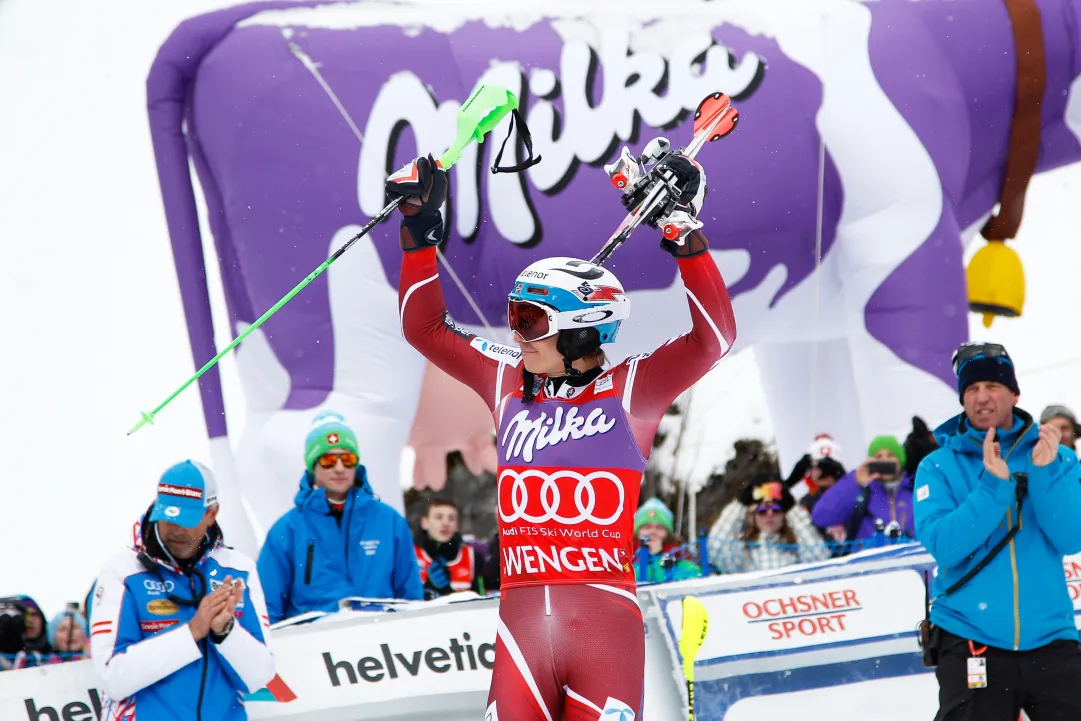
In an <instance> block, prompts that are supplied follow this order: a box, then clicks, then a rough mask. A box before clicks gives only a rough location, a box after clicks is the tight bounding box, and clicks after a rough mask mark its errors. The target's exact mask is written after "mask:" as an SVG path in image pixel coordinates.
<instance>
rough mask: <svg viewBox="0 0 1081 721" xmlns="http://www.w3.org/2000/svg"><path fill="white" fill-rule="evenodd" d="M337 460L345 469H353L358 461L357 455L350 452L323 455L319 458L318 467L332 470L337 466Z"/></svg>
mask: <svg viewBox="0 0 1081 721" xmlns="http://www.w3.org/2000/svg"><path fill="white" fill-rule="evenodd" d="M338 459H341V461H342V465H343V466H345V467H346V468H355V467H356V465H357V463H358V462H359V461H360V459H359V458H357V454H356V453H352V452H350V451H346V452H344V453H324V454H323V455H321V456H319V465H320V466H322V467H323V468H333V467H334V466H336V465H337V464H338Z"/></svg>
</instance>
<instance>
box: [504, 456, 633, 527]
mask: <svg viewBox="0 0 1081 721" xmlns="http://www.w3.org/2000/svg"><path fill="white" fill-rule="evenodd" d="M538 480H539V481H540V484H539V485H538V484H537V483H536V481H538ZM530 481H533V482H532V483H531V482H530ZM559 481H572V482H573V483H574V490H573V493H572V494H570V496H569V499H568V500H569V501H573V505H574V508H573V514H571V513H567V511H568V509H566V508H564V507H563V500H564V499H563V495H562V493H561V491H560V484H559V483H558V482H559ZM504 483H509V484H510V492H509V493H504ZM594 484H598V485H597V487H595V486H594ZM608 484H611V486H609V485H608ZM570 486H571V484H570V483H563V488H564V490H569V489H570ZM598 488H599V489H600V490H601V491H602V492H601V494H600V495H601V499H602V506H604V507H606V508H605V509H603V510H602V512H605V511H606V510H607V509H608V508H610V509H611V515H604V516H598V515H595V511H597V495H598V494H597V490H598ZM609 488H612V489H614V491H615V493H612V492H611V490H609ZM534 493H536V494H538V495H537V496H536V497H535V498H534V497H533V494H534ZM613 498H617V499H618V500H616V501H615V503H614V504H612V500H611V499H613ZM623 501H624V492H623V483H622V481H620V480H619V477H618V476H616V475H615V474H614V473H609V472H608V471H593V472H592V473H590V474H588V475H582V474H581V473H577V472H576V471H557V472H555V473H552V474H548V473H545V472H544V471H538V470H534V469H527V470H524V471H522V472H520V473H519V472H518V471H515V470H512V469H509V468H508V469H505V470H504V471H503V472H502V473H500V474H499V482H498V503H499V517H500V518H501V519H502V520H503V522H504V523H513V522H514V521H527V522H529V523H546V522H547V521H555V522H556V523H560V524H563V525H564V526H574V525H577V524H579V523H594V524H596V525H598V526H610V525H612V524H613V523H615V522H616V521H617V520H619V516H620V514H621V513H622V512H623ZM508 503H509V505H510V508H509V509H508V508H507V504H508ZM565 514H566V515H565Z"/></svg>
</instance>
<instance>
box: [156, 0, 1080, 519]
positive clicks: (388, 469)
mask: <svg viewBox="0 0 1081 721" xmlns="http://www.w3.org/2000/svg"><path fill="white" fill-rule="evenodd" d="M1037 5H1038V8H1039V13H1040V17H1041V22H1042V28H1043V41H1044V48H1045V58H1046V91H1045V94H1044V97H1043V104H1042V109H1041V111H1042V113H1041V114H1042V127H1041V133H1040V140H1041V142H1040V148H1039V162H1038V167H1037V170H1038V171H1045V170H1049V169H1052V168H1055V167H1057V166H1061V165H1063V164H1067V163H1072V162H1075V161H1077V160H1079V159H1081V89H1079V88H1081V81H1079V77H1081V51H1079V49H1078V46H1079V45H1081V0H1038V3H1037ZM658 7H659V6H657V5H656V4H655V3H649V4H643V3H619V4H613V5H605V4H598V3H590V4H581V3H570V2H553V3H547V4H545V5H544V6H543V8H542V9H541V8H536V7H533V6H528V7H526V6H522V8H521V9H518V8H517V7H514V6H511V7H508V4H506V3H500V4H483V3H480V4H469V5H466V6H462V7H460V8H455V7H453V6H449V5H447V4H445V3H440V2H422V1H419V2H400V3H383V2H295V3H289V2H286V3H281V2H274V3H270V2H267V3H254V4H250V5H244V6H240V7H235V8H230V9H226V10H222V11H219V12H216V13H211V14H208V15H203V16H199V17H196V18H193V19H191V20H189V21H186V22H185V23H183V24H182V25H180V26H179V27H178V28H177V29H176V30H175V32H174V33H173V34H172V35H171V37H170V38H169V39H168V40H167V41H166V42H165V44H164V45H163V46H162V48H161V50H160V52H159V55H158V57H157V60H156V62H155V63H154V65H153V67H152V70H151V72H150V75H149V78H148V81H147V92H148V107H149V113H150V123H151V128H152V135H153V140H154V146H155V153H156V157H157V163H158V169H159V178H160V182H161V188H162V195H163V199H164V204H165V210H166V215H167V220H168V227H169V232H170V236H171V241H172V244H173V250H174V255H175V260H176V268H177V274H178V278H179V281H180V288H181V292H182V296H183V304H184V310H185V314H186V318H187V323H188V328H189V334H190V340H191V345H192V349H193V355H194V359H195V361H196V365H197V366H201V365H202V364H203V363H204V362H205V361H206V360H207V359H209V358H211V357H212V356H213V355H214V354H215V352H216V349H215V347H214V342H213V330H212V327H211V321H210V310H209V302H208V296H207V289H206V281H205V265H204V263H205V260H204V257H203V252H202V246H201V239H200V235H199V224H198V219H197V214H196V205H195V200H194V193H193V180H192V178H191V175H190V173H189V159H190V160H191V161H193V163H194V167H195V169H196V172H197V176H198V182H199V183H200V185H201V187H202V191H203V194H204V195H205V198H206V204H207V208H208V215H209V223H210V227H211V230H212V232H213V236H214V243H215V246H216V249H217V256H218V257H217V262H218V265H219V268H220V271H221V277H222V281H223V285H224V290H225V298H226V302H227V306H228V313H229V317H230V320H231V323H232V327H231V328H230V329H229V330H230V332H231V333H232V334H233V335H235V334H237V333H239V332H240V331H241V330H243V329H244V328H245V327H246V326H247V325H248V324H250V323H251V322H253V321H254V320H255V319H256V318H258V317H259V315H260V314H261V313H262V312H263V311H264V310H265V309H267V308H269V307H270V306H271V305H272V304H273V303H274V302H276V301H277V300H278V299H279V298H280V297H281V296H282V295H284V294H285V293H286V292H287V291H288V290H289V289H290V288H291V287H293V285H295V284H296V283H297V282H298V281H299V280H300V279H301V278H303V277H304V275H306V274H307V273H308V272H310V271H311V270H312V269H313V268H315V267H316V266H317V265H319V263H320V262H322V261H323V260H325V259H326V258H327V256H328V253H330V252H332V251H333V250H334V249H336V248H337V247H339V246H340V245H341V244H342V243H343V242H344V240H346V239H347V238H349V237H350V236H352V235H353V234H354V233H355V232H356V231H357V229H358V227H359V226H360V225H363V224H364V223H365V222H366V221H367V220H368V218H370V217H371V216H372V215H373V214H374V213H375V212H376V211H377V210H378V209H379V208H380V207H381V206H382V203H383V191H382V182H383V179H384V178H385V176H386V175H387V174H388V172H389V171H390V170H393V169H395V168H397V167H400V166H401V165H402V164H403V163H405V162H406V161H407V160H408V159H410V158H411V157H413V156H414V155H416V154H417V153H418V148H419V150H420V151H422V152H425V153H426V152H428V151H429V150H431V151H434V152H436V153H438V152H440V151H441V150H442V149H443V148H444V147H445V146H446V145H447V144H448V143H449V142H450V139H451V138H452V136H453V118H454V115H455V112H456V110H457V108H458V105H459V104H460V103H461V101H462V100H464V98H465V97H466V95H467V94H468V93H469V91H470V89H471V88H472V87H473V86H474V84H475V83H476V82H477V81H478V80H480V79H482V78H483V79H485V80H487V81H490V82H496V83H499V84H501V85H504V86H506V87H508V88H510V89H511V90H513V91H514V92H515V93H516V94H517V95H518V97H519V98H520V99H521V102H522V109H523V112H524V115H525V117H526V118H527V121H528V125H529V127H530V129H531V131H532V134H533V141H534V147H535V150H536V152H537V153H539V154H540V155H541V156H543V160H542V161H541V162H540V164H538V165H536V166H534V167H532V168H530V169H529V170H528V171H527V172H526V173H524V174H521V175H492V174H490V173H488V172H487V168H488V167H489V166H490V165H491V164H492V161H493V156H494V152H495V150H496V149H497V148H498V142H489V143H486V144H484V145H482V146H479V147H478V146H473V148H472V149H471V150H470V151H469V155H467V156H466V157H464V158H463V161H462V162H460V163H459V165H458V166H456V168H455V169H454V171H453V175H452V198H451V201H450V203H449V211H448V212H449V214H450V217H449V218H448V221H449V225H450V227H451V235H450V238H449V240H448V242H447V243H446V245H445V248H444V257H445V262H444V264H443V271H444V287H445V290H446V293H447V301H448V306H449V310H450V313H451V315H452V317H453V318H454V320H455V321H456V322H457V323H458V324H459V325H462V326H464V327H467V328H468V329H469V330H471V331H474V332H476V333H478V334H480V335H482V336H485V337H488V338H491V339H493V340H495V341H498V342H507V341H508V340H509V338H508V333H507V332H506V331H505V330H503V329H504V327H505V325H504V324H505V304H506V301H505V298H506V293H507V291H508V289H509V288H508V285H507V284H508V283H509V282H510V280H511V279H513V277H514V275H515V274H516V273H517V272H518V270H520V269H521V268H522V267H524V266H525V265H527V264H528V263H530V262H532V261H534V260H536V259H538V258H541V257H545V256H554V255H572V256H579V257H589V256H591V255H592V254H593V253H594V252H596V250H597V249H598V248H599V247H600V244H601V243H602V242H603V240H604V239H605V238H607V237H608V235H609V234H610V233H611V232H612V230H613V229H614V228H615V227H616V225H617V224H618V223H619V221H620V219H621V217H622V214H623V208H622V206H621V205H620V203H619V202H618V199H617V198H618V193H617V191H614V190H613V189H612V188H611V187H610V186H609V184H608V182H607V178H606V177H605V176H604V174H603V171H602V170H601V169H600V167H599V166H600V165H602V164H604V163H606V162H611V160H612V159H613V158H614V157H615V155H616V153H618V151H619V147H620V145H622V144H624V143H627V144H630V145H631V146H632V149H634V150H639V151H640V149H641V147H642V145H643V144H644V143H645V141H646V140H648V139H649V138H650V137H652V136H653V135H655V134H659V133H660V134H664V135H665V136H666V137H668V138H669V139H671V140H672V142H673V143H674V144H681V143H685V142H686V139H687V138H689V134H690V132H689V128H690V123H691V121H690V118H689V111H692V110H693V109H694V108H695V106H696V105H697V104H698V102H699V100H700V99H701V98H702V97H703V96H704V95H706V94H707V93H708V92H713V91H716V90H720V91H722V92H725V93H727V94H728V95H729V96H730V97H731V98H732V99H733V101H734V104H736V105H737V106H738V107H739V110H740V113H741V123H740V127H739V130H738V131H737V132H736V133H734V134H733V135H732V136H731V137H730V138H728V139H725V140H723V141H721V142H718V143H714V144H711V145H709V146H707V147H706V148H705V150H703V152H702V153H701V155H700V156H699V159H700V160H701V162H702V163H703V164H704V166H705V167H706V168H707V171H708V173H709V190H710V195H709V198H708V201H707V204H706V211H705V213H704V214H703V220H705V222H706V227H705V232H706V233H707V235H708V237H709V238H710V241H711V246H712V251H711V252H713V254H714V255H715V257H716V259H717V260H718V262H719V264H720V266H721V269H722V272H723V273H724V276H725V278H726V280H727V282H728V284H729V287H730V289H731V292H732V294H733V298H734V304H735V309H736V314H737V320H738V332H739V336H738V340H737V343H736V346H735V350H736V352H738V351H739V350H741V349H744V348H748V347H751V346H754V348H755V356H756V358H757V362H758V364H759V368H760V371H761V375H762V378H763V381H764V384H765V391H766V394H767V397H768V401H769V405H770V410H771V414H772V416H773V419H774V424H775V427H776V431H777V441H778V444H779V449H780V452H781V455H782V458H785V459H790V460H794V458H795V457H796V456H797V455H798V454H799V453H801V452H802V449H803V448H804V447H805V446H806V444H807V442H808V440H809V439H810V438H812V437H814V435H815V434H816V433H818V432H820V431H823V430H825V431H829V432H830V433H831V434H832V435H833V437H834V438H836V439H837V440H838V441H839V442H840V444H841V445H842V446H843V447H847V448H858V447H862V446H863V445H864V444H865V443H866V441H867V439H868V438H869V437H871V436H872V435H875V434H878V433H882V432H896V433H904V431H905V429H906V428H907V425H908V421H909V418H910V417H911V415H912V413H913V412H914V411H918V412H919V413H921V414H923V415H924V417H927V418H939V417H945V416H946V415H947V414H951V413H953V412H955V409H956V404H957V400H956V393H955V391H954V389H953V386H952V375H951V372H950V368H949V358H950V353H951V352H952V350H953V349H954V348H955V347H956V345H957V344H958V343H959V342H961V341H963V340H965V339H966V338H967V323H968V318H967V313H968V299H967V297H966V283H965V268H964V263H963V253H964V241H963V239H964V238H966V237H971V236H972V235H973V234H974V231H975V229H978V228H979V227H980V226H981V225H982V224H983V223H984V221H985V220H986V219H987V218H988V217H989V215H990V213H991V211H992V209H993V207H994V206H995V203H996V202H997V200H998V198H999V192H1000V189H1001V187H1002V183H1003V176H1004V172H1005V168H1006V162H1007V154H1008V149H1009V146H1010V143H1009V129H1010V121H1011V113H1012V105H1013V103H1012V102H1007V101H1006V100H1005V99H1008V98H1013V97H1014V94H1015V90H1014V88H1015V80H1016V64H1015V63H1016V58H1015V57H1014V54H1013V51H1014V39H1013V34H1012V32H1011V29H1012V25H1011V21H1010V16H1009V14H1008V12H1007V9H1006V5H1005V4H1004V3H1001V2H997V1H996V0H950V1H948V2H947V1H945V0H927V1H926V2H919V3H913V2H908V1H907V0H881V1H880V2H868V3H861V2H854V1H852V0H799V1H798V2H783V1H782V0H727V1H726V2H723V3H704V2H691V1H687V0H684V1H678V2H668V3H665V4H664V7H663V16H661V15H659V14H658V13H659V10H658ZM505 133H506V128H505V127H504V128H502V129H497V130H496V131H495V133H494V137H496V138H498V139H499V140H501V139H502V137H503V134H505ZM513 145H514V143H511V144H509V145H508V152H509V151H510V148H511V146H513ZM504 161H506V158H504ZM515 161H516V159H515V158H512V159H511V162H515ZM396 234H397V223H396V222H392V223H387V224H384V225H382V226H379V227H377V228H376V229H375V231H374V232H372V233H371V235H370V236H369V237H368V238H366V239H365V240H363V241H361V242H360V243H358V244H357V246H356V247H354V248H353V249H351V250H350V251H349V252H348V253H346V254H345V255H344V256H343V257H342V258H341V260H339V261H338V262H336V263H335V265H333V266H332V267H331V269H330V270H329V271H328V272H327V273H326V274H325V275H324V276H322V277H320V278H319V279H318V280H317V281H316V282H314V283H312V284H311V285H310V286H309V287H308V288H306V289H305V290H304V291H303V293H301V294H300V295H298V296H297V297H296V298H295V299H293V300H292V301H291V302H290V303H289V304H287V305H286V306H285V307H284V308H283V309H282V310H281V311H280V312H279V313H278V314H277V315H276V316H275V317H274V318H272V319H271V320H270V321H269V322H268V323H267V324H266V325H265V326H263V327H262V328H260V329H259V330H258V331H256V332H255V333H253V334H252V336H251V337H250V338H249V339H247V340H246V341H245V342H244V344H243V345H242V346H240V347H239V348H238V351H237V353H238V356H237V362H238V366H239V369H240V374H241V378H242V382H243V384H244V393H245V396H246V399H247V407H248V417H247V418H246V422H245V430H244V433H243V437H241V438H237V439H233V443H232V444H230V443H229V440H228V429H227V425H226V418H225V414H224V405H223V401H222V392H221V387H220V381H219V377H218V375H217V371H216V370H215V371H213V372H211V373H208V374H207V375H205V376H204V377H203V379H202V380H201V384H200V393H201V396H202V402H203V407H204V413H205V418H206V424H207V430H208V433H209V435H210V438H211V441H212V447H213V449H214V453H215V458H214V462H215V464H216V465H218V466H219V468H220V472H222V473H223V474H225V475H230V476H231V477H233V478H234V479H235V480H236V481H237V483H238V484H239V489H240V491H241V492H242V493H243V494H244V496H245V497H246V498H247V500H248V502H249V503H250V504H251V505H252V507H253V509H254V511H255V514H256V516H257V518H258V520H259V522H260V523H261V524H262V525H263V526H264V528H265V527H266V526H268V525H269V523H271V522H272V521H273V520H274V519H275V518H276V517H277V516H278V515H279V514H280V513H282V512H283V511H284V510H285V509H287V508H288V507H289V504H290V502H291V498H292V495H293V492H294V489H295V487H296V482H297V479H298V476H299V473H300V470H301V469H300V460H299V459H300V457H301V445H302V442H303V441H302V439H303V437H304V435H305V432H306V429H307V427H308V424H309V423H310V420H311V418H312V417H313V416H314V414H315V413H316V412H317V410H319V409H321V408H324V407H331V408H334V409H336V410H339V411H341V412H343V413H344V414H345V415H346V416H347V418H348V419H349V420H350V421H351V422H352V424H353V425H354V426H355V427H356V429H357V433H358V436H359V438H360V439H361V443H362V446H363V455H364V457H365V462H366V464H367V465H368V467H369V470H370V477H371V478H372V479H373V481H374V484H375V486H376V490H377V492H378V493H380V494H381V495H382V496H383V498H384V499H385V500H387V501H389V502H391V503H392V504H395V505H398V506H399V507H400V506H401V493H400V488H399V481H398V479H399V460H400V450H401V448H402V447H403V446H404V445H406V444H411V445H413V446H414V447H415V448H416V449H417V459H418V460H417V471H416V482H417V484H418V485H425V484H432V485H436V486H438V485H440V484H441V483H442V480H443V479H442V474H443V457H444V455H445V453H446V451H447V450H449V449H451V448H460V449H463V450H464V451H465V454H466V457H467V460H468V461H469V462H470V463H471V464H473V466H474V468H475V469H479V468H481V467H486V466H487V467H494V460H495V459H494V454H493V452H492V449H491V431H492V429H491V421H490V418H489V417H488V416H487V415H486V413H485V410H484V407H483V405H482V404H481V402H480V401H479V400H477V399H474V398H472V397H471V396H470V395H469V392H468V391H466V390H465V389H464V387H462V386H459V385H458V384H457V383H455V382H452V381H450V380H449V379H447V378H445V377H444V376H441V375H440V374H439V373H437V372H436V371H434V370H433V369H431V368H428V367H426V363H425V361H424V359H423V358H422V357H421V356H420V355H419V354H417V353H416V352H415V351H413V350H412V349H411V348H410V347H409V346H408V345H407V344H406V343H405V341H404V340H403V339H402V337H401V332H400V328H399V325H398V317H397V295H396V285H397V281H398V272H399V264H400V257H399V256H400V251H399V250H398V247H397V241H396ZM651 234H652V237H651ZM655 236H656V233H655V231H651V230H649V229H645V230H641V231H639V233H638V234H636V236H635V237H634V238H632V239H631V242H629V243H627V244H626V245H625V246H624V247H623V248H622V249H620V251H619V252H618V253H617V254H616V255H615V256H614V257H613V260H612V261H611V264H610V267H611V268H612V269H613V270H614V271H615V272H616V274H617V275H618V276H619V277H620V279H621V280H622V281H623V283H624V285H625V286H627V288H628V289H629V293H630V295H631V298H632V303H633V309H634V310H633V314H632V317H631V319H630V320H629V321H628V322H627V323H625V324H624V328H623V330H622V331H621V333H620V337H619V341H618V343H617V344H615V346H614V347H613V349H612V351H611V352H610V356H611V357H612V358H613V359H616V360H618V359H619V358H622V357H624V356H626V355H628V354H631V353H636V352H641V351H645V350H649V349H651V348H654V347H656V346H657V345H660V344H661V343H663V342H664V341H665V340H667V339H668V338H669V337H671V336H673V335H675V334H676V333H678V332H681V329H682V328H685V327H688V326H689V316H688V313H687V309H686V302H685V300H684V299H683V291H682V287H681V284H680V283H679V281H678V278H677V273H676V268H675V265H674V264H673V263H672V262H670V261H668V260H667V259H666V256H664V255H663V254H661V253H660V252H659V251H658V249H657V247H656V245H657V240H658V239H657V238H656V237H655ZM452 275H453V276H454V278H452ZM812 407H815V408H817V411H816V413H815V414H814V417H815V418H816V427H810V421H809V420H808V419H809V418H810V417H811V416H812V414H811V413H810V412H809V411H810V409H811V408H812ZM451 409H453V410H451ZM733 412H737V413H738V412H739V409H733ZM230 446H233V451H232V453H231V455H230ZM229 469H232V470H231V471H230V470H229Z"/></svg>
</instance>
